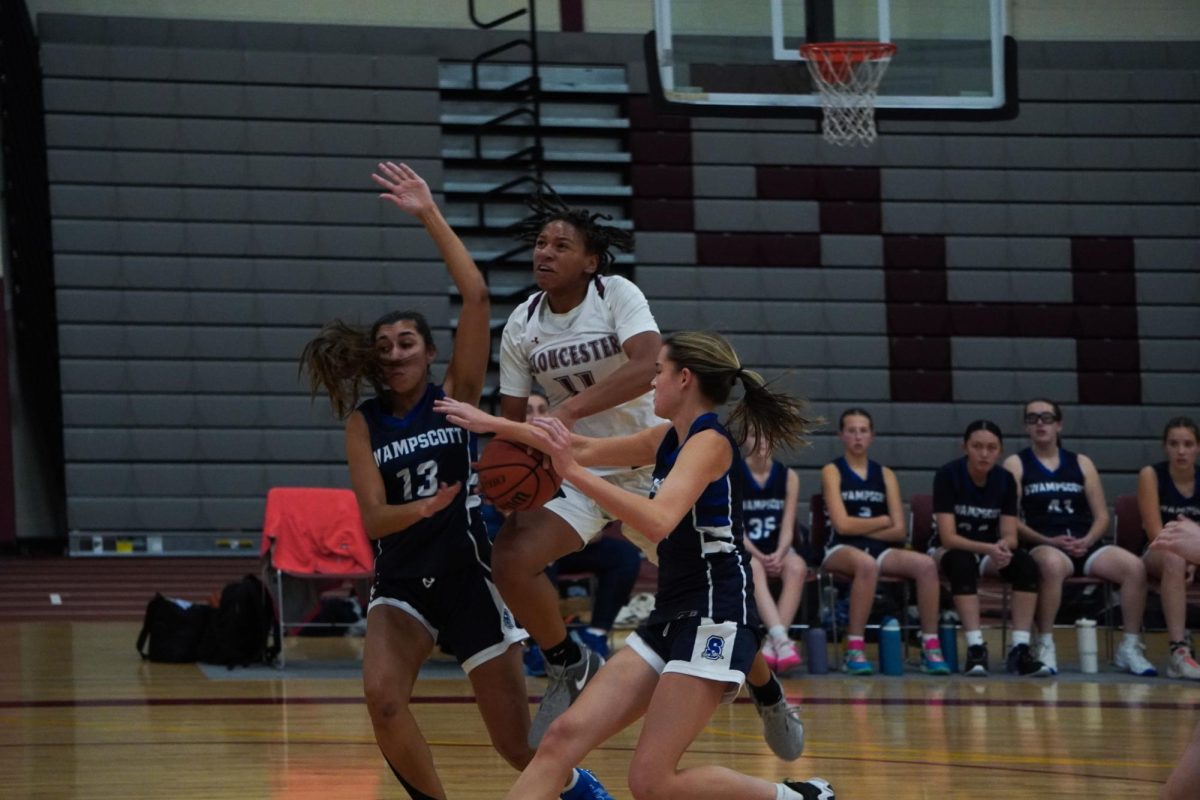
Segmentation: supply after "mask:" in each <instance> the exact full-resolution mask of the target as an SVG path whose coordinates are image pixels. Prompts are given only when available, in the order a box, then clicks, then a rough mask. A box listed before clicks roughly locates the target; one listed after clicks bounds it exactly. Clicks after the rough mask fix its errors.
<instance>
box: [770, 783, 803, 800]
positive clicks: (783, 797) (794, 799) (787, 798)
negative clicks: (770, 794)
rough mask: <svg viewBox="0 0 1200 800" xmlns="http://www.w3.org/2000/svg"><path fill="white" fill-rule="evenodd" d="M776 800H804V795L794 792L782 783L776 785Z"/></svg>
mask: <svg viewBox="0 0 1200 800" xmlns="http://www.w3.org/2000/svg"><path fill="white" fill-rule="evenodd" d="M775 800H804V795H802V794H800V793H799V792H793V791H792V790H791V789H789V788H788V787H786V786H784V785H783V784H782V783H777V784H775Z"/></svg>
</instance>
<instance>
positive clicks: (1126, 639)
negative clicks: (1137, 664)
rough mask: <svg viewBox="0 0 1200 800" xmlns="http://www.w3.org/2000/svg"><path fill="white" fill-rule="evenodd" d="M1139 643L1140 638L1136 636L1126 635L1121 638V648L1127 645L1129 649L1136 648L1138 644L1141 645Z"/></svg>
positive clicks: (1133, 634) (1134, 634) (1132, 634)
mask: <svg viewBox="0 0 1200 800" xmlns="http://www.w3.org/2000/svg"><path fill="white" fill-rule="evenodd" d="M1141 641H1142V640H1141V637H1140V636H1138V634H1136V633H1127V634H1125V635H1124V636H1122V637H1121V646H1122V647H1125V646H1126V645H1128V646H1130V647H1136V646H1137V645H1138V644H1140V643H1141Z"/></svg>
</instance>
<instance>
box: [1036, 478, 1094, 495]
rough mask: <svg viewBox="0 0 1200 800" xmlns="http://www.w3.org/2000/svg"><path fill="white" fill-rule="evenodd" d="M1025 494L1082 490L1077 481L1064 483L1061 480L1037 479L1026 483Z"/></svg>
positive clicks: (1077, 491)
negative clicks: (1034, 481)
mask: <svg viewBox="0 0 1200 800" xmlns="http://www.w3.org/2000/svg"><path fill="white" fill-rule="evenodd" d="M1024 491H1025V494H1027V495H1031V494H1045V493H1046V492H1074V493H1080V492H1082V491H1083V485H1082V484H1079V483H1064V482H1062V481H1039V482H1037V483H1030V484H1028V485H1026V487H1025V489H1024Z"/></svg>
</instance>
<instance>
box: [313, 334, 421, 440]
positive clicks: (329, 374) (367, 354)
mask: <svg viewBox="0 0 1200 800" xmlns="http://www.w3.org/2000/svg"><path fill="white" fill-rule="evenodd" d="M402 321H407V322H411V323H412V324H413V327H415V328H416V329H417V334H418V335H419V336H420V337H421V338H422V339H423V340H424V341H425V346H426V347H427V348H429V349H431V350H432V349H433V348H434V344H433V331H432V330H431V329H430V327H429V323H428V322H427V321H426V320H425V317H424V315H422V314H421V313H420V312H419V311H392V312H389V313H387V314H384V315H383V316H382V317H380V318H379V319H377V320H375V322H374V323H373V324H372V325H371V327H370V329H369V330H364V329H362V328H357V327H355V326H353V325H348V324H346V323H345V322H342V321H341V320H340V319H335V320H333V321H332V322H328V323H326V324H325V325H324V326H322V328H321V330H320V332H319V333H317V335H316V336H315V337H313V338H312V339H311V340H310V341H309V343H308V344H306V345H305V346H304V352H303V353H301V355H300V370H301V371H302V372H303V371H307V372H308V388H309V392H310V393H311V395H312V396H313V398H316V396H317V393H318V392H320V391H321V390H322V389H324V390H325V392H326V393H327V394H328V395H329V404H330V405H332V406H333V410H334V412H335V413H336V414H337V415H338V418H339V419H345V418H346V417H348V416H350V414H351V412H353V411H354V409H355V408H357V407H358V399H359V397H360V396H361V394H362V388H363V384H364V383H370V384H371V386H372V387H373V388H374V389H375V394H376V395H378V396H379V397H386V396H387V393H388V392H389V391H390V390H389V389H388V387H387V386H386V385H385V384H384V382H383V370H382V367H383V362H382V359H381V358H380V354H379V348H378V347H376V345H375V335H376V334H377V333H379V329H380V328H382V327H383V326H384V325H392V324H394V323H396V322H402Z"/></svg>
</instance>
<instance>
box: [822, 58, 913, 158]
mask: <svg viewBox="0 0 1200 800" xmlns="http://www.w3.org/2000/svg"><path fill="white" fill-rule="evenodd" d="M895 52H896V47H895V45H892V44H888V43H886V42H834V43H830V44H809V45H804V46H803V47H801V48H800V53H801V55H803V56H804V58H805V59H806V63H807V65H808V72H809V74H810V75H812V79H813V82H814V83H815V84H816V85H817V88H818V89H820V91H821V108H822V109H823V111H824V119H823V120H822V121H821V131H822V133H823V134H824V136H825V140H826V141H827V142H830V143H832V144H837V145H857V144H861V145H869V144H870V143H871V142H873V141H875V92H876V91H877V90H878V88H879V82H880V81H881V80H882V79H883V73H884V72H885V71H887V68H888V64H890V63H891V60H892V55H893V54H894V53H895Z"/></svg>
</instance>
